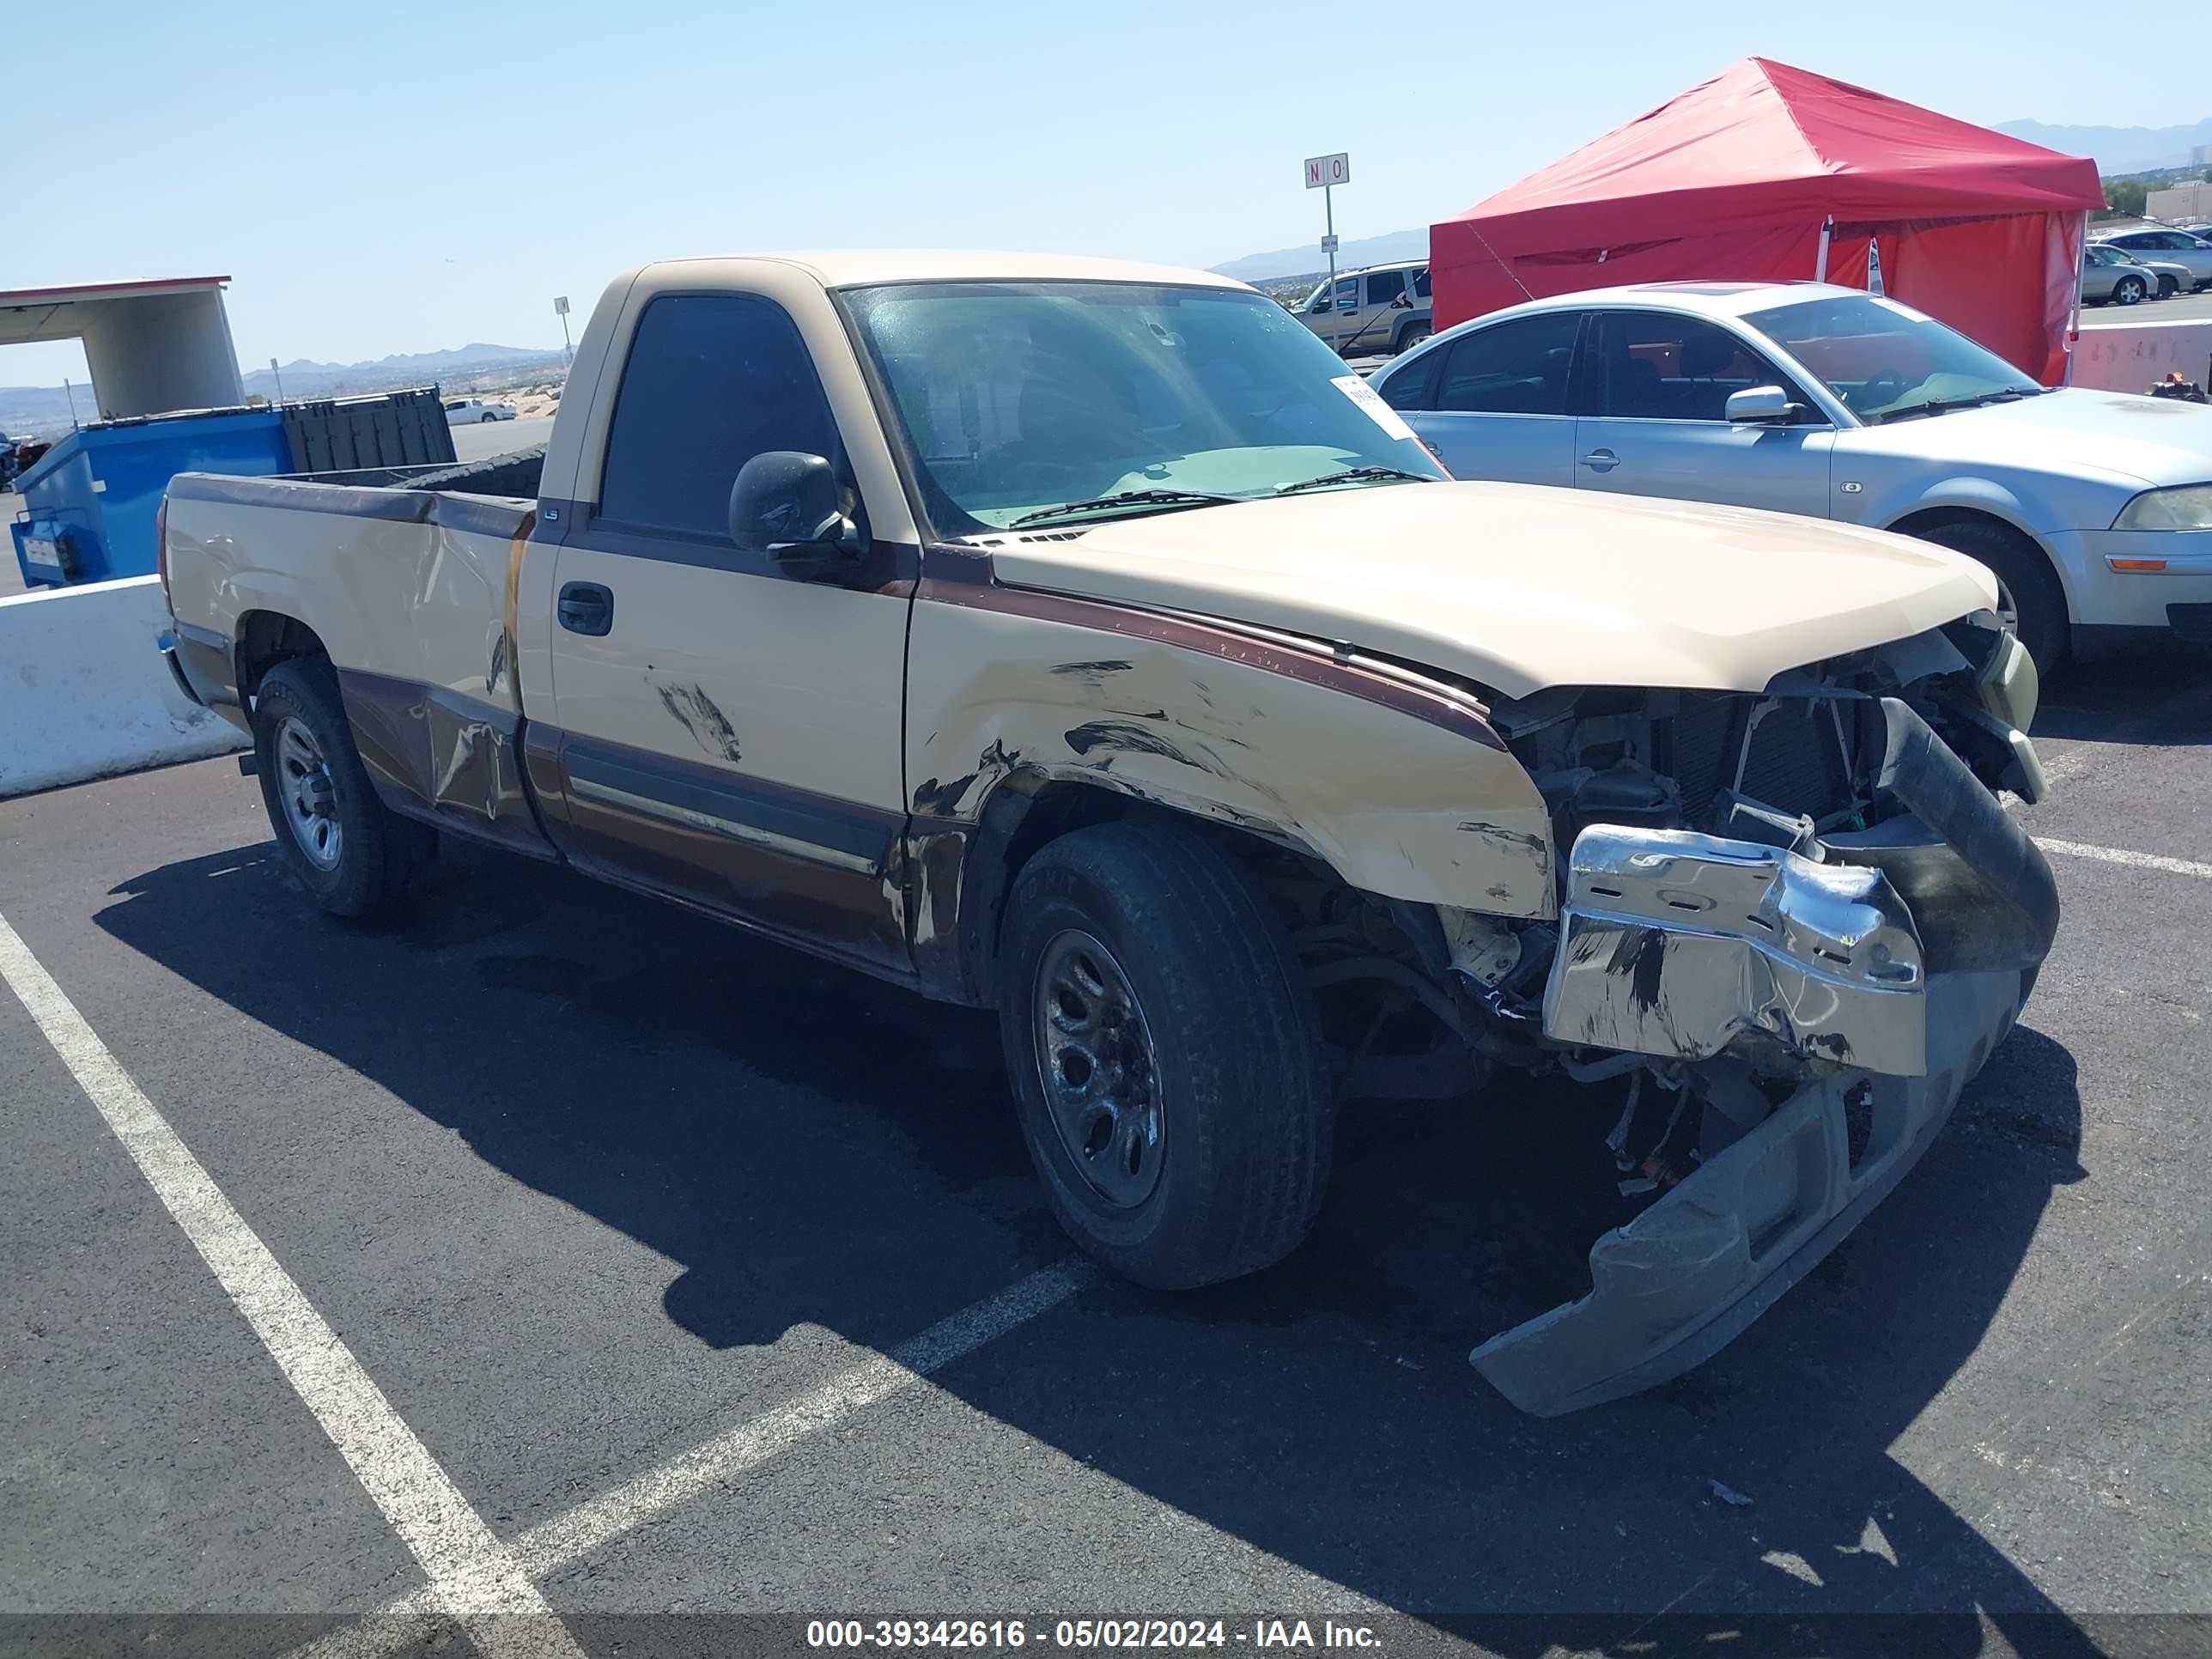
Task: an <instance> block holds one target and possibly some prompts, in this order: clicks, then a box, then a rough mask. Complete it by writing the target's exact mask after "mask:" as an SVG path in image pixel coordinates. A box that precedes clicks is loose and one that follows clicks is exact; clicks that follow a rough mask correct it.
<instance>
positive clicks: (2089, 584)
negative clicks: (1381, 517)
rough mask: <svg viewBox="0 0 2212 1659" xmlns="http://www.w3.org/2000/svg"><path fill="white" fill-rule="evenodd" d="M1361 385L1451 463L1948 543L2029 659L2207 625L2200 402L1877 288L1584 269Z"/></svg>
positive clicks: (2209, 510) (2209, 542) (2202, 632)
mask: <svg viewBox="0 0 2212 1659" xmlns="http://www.w3.org/2000/svg"><path fill="white" fill-rule="evenodd" d="M1372 384H1373V386H1374V387H1375V389H1376V391H1377V392H1380V393H1381V394H1382V396H1383V401H1384V402H1385V403H1387V404H1389V405H1390V406H1391V407H1393V408H1395V410H1398V411H1399V412H1400V413H1401V415H1402V416H1404V417H1405V419H1406V420H1407V422H1408V423H1409V424H1410V425H1411V426H1412V427H1413V430H1414V431H1415V432H1416V433H1417V434H1418V435H1419V437H1420V438H1421V440H1422V441H1424V442H1425V443H1426V444H1427V445H1428V447H1429V448H1430V449H1431V451H1432V452H1434V453H1435V454H1436V456H1437V459H1438V460H1440V461H1442V462H1443V465H1445V466H1446V467H1447V468H1449V470H1450V471H1451V472H1452V473H1453V474H1454V475H1455V476H1456V477H1462V478H1492V479H1499V480H1504V481H1508V482H1518V483H1536V484H1551V485H1554V486H1558V487H1560V488H1565V489H1604V490H1613V491H1617V492H1620V493H1622V494H1626V495H1660V496H1674V497H1677V498H1680V499H1682V500H1686V501H1718V502H1726V503H1734V504H1735V505H1738V506H1741V507H1767V508H1772V509H1775V510H1777V511H1780V512H1785V513H1804V514H1807V515H1808V516H1810V517H1813V518H1821V519H1836V520H1844V521H1846V522H1849V523H1852V524H1863V525H1872V526H1878V527H1881V528H1884V529H1889V530H1895V531H1899V532H1903V533H1905V534H1907V535H1912V536H1918V537H1921V538H1924V539H1926V540H1929V541H1933V542H1938V543H1941V544H1943V545H1945V546H1948V547H1951V548H1954V549H1956V550H1959V551H1960V552H1962V553H1966V554H1968V555H1971V556H1972V557H1974V558H1976V559H1978V560H1980V561H1981V562H1983V563H1984V564H1985V565H1987V566H1989V567H1990V569H1991V570H1993V571H1994V572H1996V576H1997V579H1998V580H1999V582H2000V583H2001V584H2002V588H2003V593H2004V604H2005V606H2006V609H2007V611H2008V612H2009V614H2010V617H2011V619H2012V620H2013V622H2014V623H2015V626H2016V627H2017V628H2018V629H2019V631H2020V635H2021V640H2022V641H2023V642H2024V643H2025V644H2026V645H2027V647H2028V649H2029V651H2030V652H2031V653H2033V655H2034V657H2035V659H2036V660H2037V662H2038V664H2039V665H2041V666H2043V667H2044V668H2045V670H2049V669H2052V668H2055V667H2057V665H2059V664H2060V663H2061V662H2063V660H2064V659H2066V658H2067V656H2068V655H2069V653H2075V652H2080V653H2082V654H2089V653H2093V652H2097V651H2101V650H2105V649H2109V648H2111V647H2114V646H2116V645H2119V644H2121V643H2123V642H2124V641H2126V640H2127V639H2128V638H2129V637H2130V635H2142V634H2145V633H2150V632H2157V633H2172V634H2176V635H2182V636H2184V637H2186V638H2191V639H2196V640H2200V641H2207V642H2212V408H2208V407H2203V406H2199V405H2196V404H2186V403H2181V402H2178V401H2177V402H2169V401H2165V400H2161V399H2154V398H2142V397H2136V396H2132V395H2130V394H2126V393H2121V392H2091V391H2086V390H2073V389H2062V390H2057V391H2052V390H2049V389H2046V388H2045V387H2043V386H2038V385H2037V384H2036V383H2035V381H2034V380H2033V379H2031V378H2030V377H2029V376H2028V375H2027V374H2023V373H2022V372H2021V370H2019V369H2017V368H2014V367H2013V365H2012V364H2010V363H2008V362H2005V361H2004V359H2002V358H2001V357H1999V356H1996V354H1995V353H1993V352H1990V351H1988V350H1985V349H1984V348H1983V347H1981V346H1978V345H1977V344H1975V343H1974V342H1973V341H1972V340H1970V339H1968V338H1966V336H1964V335H1963V334H1960V333H1959V332H1958V331H1955V330H1954V329H1951V328H1949V327H1947V326H1946V325H1943V324H1942V323H1939V322H1937V321H1936V320H1935V319H1933V318H1931V317H1929V316H1926V315H1924V314H1923V313H1920V312H1917V311H1915V310H1913V309H1912V308H1911V307H1909V306H1904V305H1899V303H1897V302H1896V301H1893V300H1888V299H1884V298H1880V297H1877V296H1874V295H1867V294H1864V293H1862V292H1860V291H1859V290H1857V289H1846V288H1833V287H1829V286H1826V285H1825V284H1821V283H1650V284H1645V285H1642V286H1638V287H1632V288H1616V289H1593V290H1590V291H1589V292H1586V293H1581V294H1571V295H1559V296H1557V297H1555V298H1553V299H1548V300H1537V301H1531V302H1529V303H1528V304H1526V305H1521V306H1515V307H1511V308H1510V309H1508V310H1505V311H1500V312H1496V313H1492V314H1491V315H1490V316H1487V317H1482V318H1478V319H1475V320H1474V321H1473V322H1469V323H1462V324H1461V325H1459V326H1458V327H1456V328H1453V329H1448V330H1447V331H1444V332H1443V333H1442V334H1439V335H1437V336H1436V337H1434V338H1432V339H1431V340H1430V341H1429V343H1427V344H1426V345H1425V346H1423V347H1421V348H1420V349H1418V350H1416V351H1413V352H1410V353H1408V354H1407V355H1406V356H1403V357H1401V358H1399V359H1398V360H1397V361H1396V362H1393V363H1390V364H1389V365H1387V366H1386V367H1385V368H1383V369H1381V370H1379V371H1378V372H1377V373H1376V375H1375V378H1374V380H1373V382H1372ZM1528 552H1529V556H1531V557H1532V558H1541V557H1542V556H1543V550H1541V548H1531V549H1529V550H1528ZM1775 580H1777V581H1781V582H1786V581H1788V580H1790V574H1789V572H1788V571H1787V570H1777V571H1776V573H1775Z"/></svg>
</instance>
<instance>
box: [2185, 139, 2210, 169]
mask: <svg viewBox="0 0 2212 1659" xmlns="http://www.w3.org/2000/svg"><path fill="white" fill-rule="evenodd" d="M2189 165H2190V166H2191V167H2212V144H2199V145H2197V148H2196V149H2192V150H2191V151H2190V152H2189Z"/></svg>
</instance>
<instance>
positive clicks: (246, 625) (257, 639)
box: [238, 611, 330, 703]
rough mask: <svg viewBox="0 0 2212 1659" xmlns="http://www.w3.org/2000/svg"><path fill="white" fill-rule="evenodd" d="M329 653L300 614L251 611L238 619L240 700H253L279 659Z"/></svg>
mask: <svg viewBox="0 0 2212 1659" xmlns="http://www.w3.org/2000/svg"><path fill="white" fill-rule="evenodd" d="M329 655H330V653H329V652H328V651H327V650H325V648H324V646H323V642H322V640H321V639H320V638H319V636H318V635H316V633H315V630H314V629H312V628H310V627H308V626H307V623H303V622H301V620H300V619H299V618H298V617H287V616H284V615H283V614H282V613H281V612H279V611H247V612H246V614H245V615H244V616H243V617H240V618H239V619H238V696H239V700H240V702H248V703H250V702H251V700H252V696H253V694H254V693H255V691H257V690H259V689H260V685H261V680H262V677H263V676H264V675H265V674H267V673H268V671H270V669H272V668H274V667H275V666H276V665H277V664H278V663H280V662H289V661H290V660H291V659H294V658H295V657H322V658H325V659H327V658H328V657H329Z"/></svg>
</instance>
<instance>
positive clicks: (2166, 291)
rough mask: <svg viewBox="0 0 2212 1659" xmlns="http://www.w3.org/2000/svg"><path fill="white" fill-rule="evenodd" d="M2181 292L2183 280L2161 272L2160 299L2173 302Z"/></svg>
mask: <svg viewBox="0 0 2212 1659" xmlns="http://www.w3.org/2000/svg"><path fill="white" fill-rule="evenodd" d="M2180 292H2181V278H2179V276H2167V275H2166V273H2165V272H2164V271H2160V273H2159V278H2158V297H2159V298H2160V299H2161V300H2171V299H2172V297H2173V296H2174V295H2177V294H2179V293H2180Z"/></svg>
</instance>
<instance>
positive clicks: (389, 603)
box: [167, 458, 550, 854]
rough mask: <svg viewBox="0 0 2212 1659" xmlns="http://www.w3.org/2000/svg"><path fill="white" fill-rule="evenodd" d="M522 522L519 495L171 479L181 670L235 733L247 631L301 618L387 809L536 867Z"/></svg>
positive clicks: (242, 721)
mask: <svg viewBox="0 0 2212 1659" xmlns="http://www.w3.org/2000/svg"><path fill="white" fill-rule="evenodd" d="M501 459H502V460H507V459H513V458H501ZM493 465H495V464H494V463H477V465H476V466H475V467H474V468H472V469H461V468H438V469H432V470H430V471H431V475H432V476H438V477H443V476H447V475H450V474H452V473H455V472H473V473H476V474H479V475H480V474H482V473H483V471H486V470H488V469H489V468H490V467H491V466H493ZM535 465H536V463H535V462H532V463H531V465H530V468H529V470H534V467H535ZM509 470H510V471H518V469H514V468H510V469H509ZM520 481H521V480H520V477H518V478H517V482H520ZM529 482H530V483H532V486H533V487H534V483H535V480H534V478H533V479H531V480H530V481H529ZM536 510H537V503H536V501H534V500H526V499H523V498H521V497H519V496H499V495H476V494H465V493H461V492H459V491H452V490H441V489H422V488H415V487H406V486H402V487H392V486H390V485H367V484H362V483H330V482H325V481H321V480H318V479H313V478H237V477H222V476H218V475H214V474H208V473H182V474H179V476H178V477H176V478H175V479H174V480H173V482H172V483H171V484H170V487H169V495H168V508H167V513H168V518H167V544H168V583H169V599H170V608H171V611H172V614H173V616H174V617H175V618H176V623H177V638H178V651H179V658H180V659H182V661H183V662H184V664H185V667H186V669H187V671H188V676H189V678H191V681H192V683H193V684H194V686H195V688H196V689H201V688H203V685H204V682H205V681H210V680H211V681H213V682H214V683H215V690H214V695H212V696H210V697H209V698H208V701H209V702H210V706H211V707H213V708H216V711H217V712H218V713H221V714H224V715H225V716H226V717H227V718H228V719H230V720H233V721H234V723H235V724H237V725H240V726H246V725H247V721H246V716H245V713H244V709H243V707H242V704H243V702H244V699H243V698H242V697H241V696H240V695H239V691H240V687H239V685H238V678H239V669H238V667H237V665H238V664H239V663H240V662H241V661H242V660H246V659H248V658H250V656H251V655H252V649H253V646H254V643H255V641H256V637H257V629H262V628H263V627H264V624H263V623H262V622H261V621H260V620H258V619H259V618H261V617H266V618H267V619H268V623H269V624H270V625H274V624H275V623H276V619H277V618H283V617H295V618H297V617H306V618H309V619H311V621H312V626H313V629H314V630H315V634H316V635H317V637H318V638H319V642H320V644H321V645H322V647H323V648H324V650H325V653H327V654H328V656H329V658H330V662H331V667H332V668H333V669H334V670H335V671H336V672H337V678H338V681H339V685H340V689H341V690H342V691H343V695H344V697H345V701H346V704H347V708H348V710H349V714H350V715H351V716H352V717H353V719H354V720H355V722H356V740H357V742H358V743H359V745H360V748H361V750H362V759H363V761H364V762H365V763H367V766H368V772H369V775H370V778H371V780H372V781H374V783H375V785H376V788H377V793H378V794H379V795H380V797H382V798H383V799H384V800H385V803H386V805H389V806H391V807H392V809H393V810H394V811H404V812H410V813H412V814H413V815H415V816H416V817H432V818H435V819H436V820H438V821H441V822H449V823H452V824H453V827H454V828H456V829H465V830H466V831H468V832H470V833H472V834H475V835H477V836H481V837H488V838H489V839H492V840H495V841H499V842H502V843H505V844H507V845H509V846H513V847H514V848H517V849H518V850H521V851H526V852H532V853H537V854H549V853H550V848H547V847H546V846H545V844H544V838H543V836H542V835H541V834H540V833H539V831H538V827H537V823H536V820H535V817H534V814H533V813H532V810H531V808H530V805H529V802H528V800H527V799H526V794H525V792H524V787H523V782H522V777H521V768H520V732H521V726H522V716H523V704H522V692H521V686H520V678H519V676H518V673H517V671H516V666H515V645H516V641H515V610H514V607H515V583H516V581H517V580H518V578H519V575H520V564H521V558H522V552H523V547H524V544H525V542H526V539H527V538H528V536H529V533H530V530H531V527H532V524H533V523H534V521H535V517H536ZM225 692H228V694H229V696H228V704H226V702H225V699H224V695H223V694H224V693H225Z"/></svg>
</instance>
